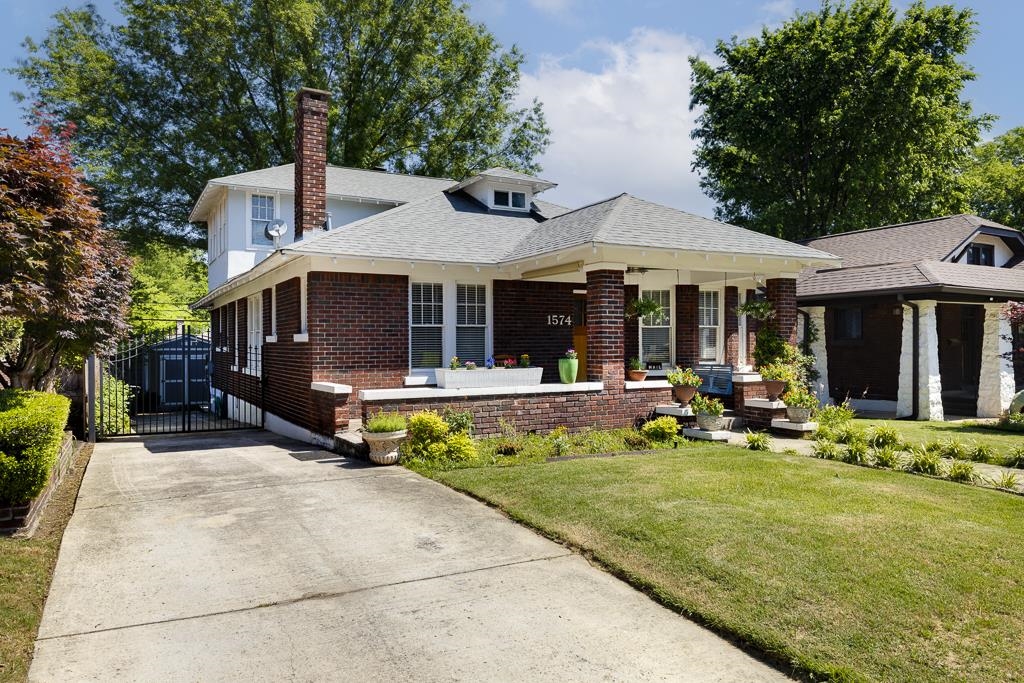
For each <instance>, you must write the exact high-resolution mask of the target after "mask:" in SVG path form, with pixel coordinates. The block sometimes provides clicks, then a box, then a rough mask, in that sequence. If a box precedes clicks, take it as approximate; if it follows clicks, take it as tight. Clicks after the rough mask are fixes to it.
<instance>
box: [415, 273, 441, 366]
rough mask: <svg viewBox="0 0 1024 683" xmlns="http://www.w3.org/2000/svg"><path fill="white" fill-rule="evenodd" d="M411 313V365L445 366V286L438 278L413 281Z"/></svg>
mask: <svg viewBox="0 0 1024 683" xmlns="http://www.w3.org/2000/svg"><path fill="white" fill-rule="evenodd" d="M410 314H411V315H410V318H411V319H410V323H411V324H410V330H409V360H410V365H411V366H412V367H413V368H419V369H424V368H440V367H444V366H443V365H442V363H441V353H442V350H443V349H442V346H443V343H444V286H443V285H442V284H441V283H440V282H413V283H412V292H411V301H410Z"/></svg>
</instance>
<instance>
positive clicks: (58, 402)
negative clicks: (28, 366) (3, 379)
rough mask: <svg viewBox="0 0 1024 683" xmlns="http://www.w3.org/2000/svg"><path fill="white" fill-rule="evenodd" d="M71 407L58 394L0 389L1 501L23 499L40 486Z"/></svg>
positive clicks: (55, 453) (47, 472) (45, 478)
mask: <svg viewBox="0 0 1024 683" xmlns="http://www.w3.org/2000/svg"><path fill="white" fill-rule="evenodd" d="M70 410H71V401H70V400H68V399H67V398H66V397H64V396H58V395H57V394H44V393H41V392H38V391H24V390H21V389H8V390H5V391H0V502H4V503H24V502H26V501H29V500H31V499H32V498H34V497H35V496H36V495H38V494H39V492H40V491H42V490H43V487H44V486H46V481H47V479H48V478H49V476H50V470H51V469H52V468H53V463H54V462H55V461H56V459H57V453H58V452H59V450H60V442H61V439H62V438H63V436H64V426H65V424H67V421H68V412H69V411H70Z"/></svg>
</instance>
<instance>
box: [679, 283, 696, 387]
mask: <svg viewBox="0 0 1024 683" xmlns="http://www.w3.org/2000/svg"><path fill="white" fill-rule="evenodd" d="M699 292H700V287H698V286H697V285H676V365H678V366H679V367H682V368H686V367H690V368H692V367H693V366H694V365H696V364H697V361H699V360H700V337H699V336H698V335H699V328H698V325H697V323H698V321H697V301H698V298H699Z"/></svg>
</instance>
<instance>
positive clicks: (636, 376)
mask: <svg viewBox="0 0 1024 683" xmlns="http://www.w3.org/2000/svg"><path fill="white" fill-rule="evenodd" d="M626 376H627V377H628V378H629V381H630V382H643V381H644V380H645V379H647V371H646V370H626Z"/></svg>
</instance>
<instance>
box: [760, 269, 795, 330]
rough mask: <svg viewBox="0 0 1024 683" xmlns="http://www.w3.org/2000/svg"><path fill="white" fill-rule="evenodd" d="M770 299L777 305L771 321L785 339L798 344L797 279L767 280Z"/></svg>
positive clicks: (778, 278)
mask: <svg viewBox="0 0 1024 683" xmlns="http://www.w3.org/2000/svg"><path fill="white" fill-rule="evenodd" d="M765 287H766V289H767V290H768V301H770V302H771V303H772V305H773V306H774V307H775V318H774V319H772V321H771V322H770V323H769V324H770V325H772V326H773V327H774V328H775V332H776V333H778V335H779V336H780V337H782V339H783V340H784V341H787V342H789V343H790V344H796V280H795V279H793V278H788V277H777V278H772V279H770V280H768V281H766V282H765Z"/></svg>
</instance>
